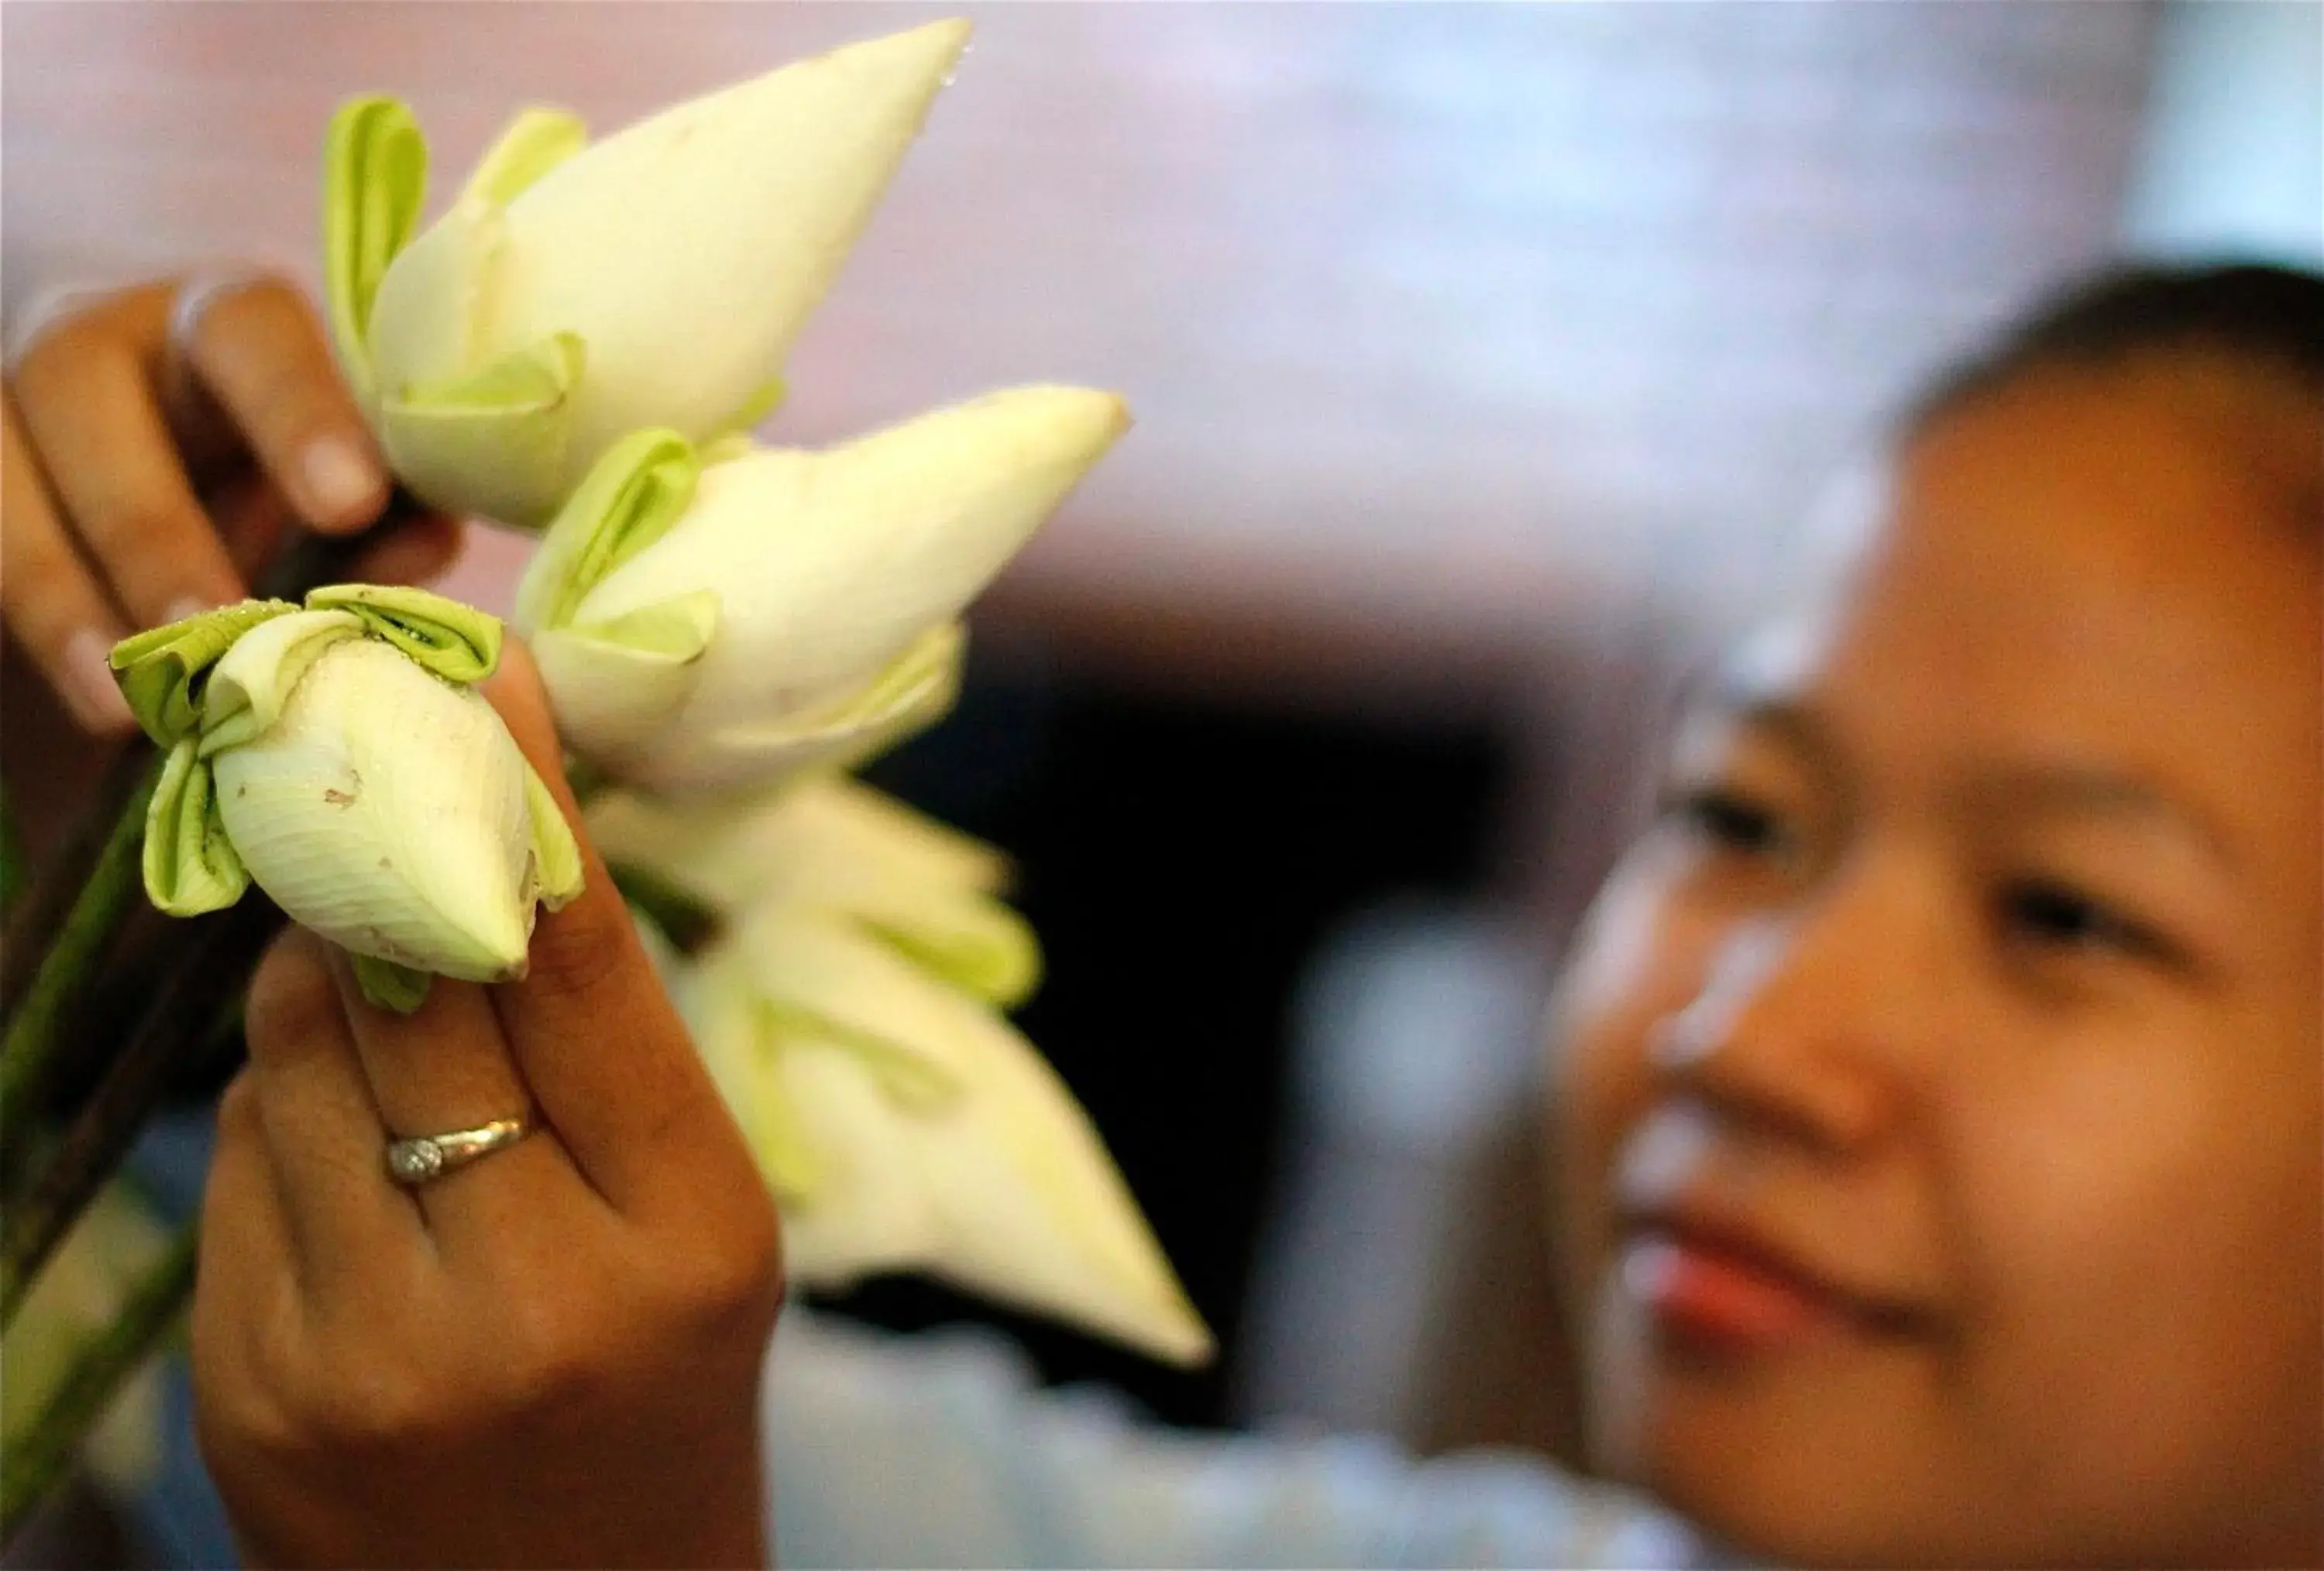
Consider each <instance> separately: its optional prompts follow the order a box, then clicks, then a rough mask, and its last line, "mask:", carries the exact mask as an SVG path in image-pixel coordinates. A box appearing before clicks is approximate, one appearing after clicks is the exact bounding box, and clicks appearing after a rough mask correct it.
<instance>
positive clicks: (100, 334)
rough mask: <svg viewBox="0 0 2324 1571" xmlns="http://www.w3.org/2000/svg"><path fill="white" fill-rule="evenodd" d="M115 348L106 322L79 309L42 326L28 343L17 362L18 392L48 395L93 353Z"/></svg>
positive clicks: (29, 396)
mask: <svg viewBox="0 0 2324 1571" xmlns="http://www.w3.org/2000/svg"><path fill="white" fill-rule="evenodd" d="M111 347H112V340H111V338H110V337H109V335H108V334H107V332H106V328H105V325H104V323H103V321H102V320H101V319H99V318H98V317H97V316H96V315H95V314H93V313H91V312H88V311H76V312H75V313H74V314H72V315H71V316H69V317H67V318H65V319H63V320H62V321H60V322H56V323H54V324H53V325H51V326H50V327H48V328H43V329H42V331H41V333H40V335H39V337H35V338H34V339H33V340H32V342H31V343H30V344H28V345H27V346H25V348H24V353H23V357H22V358H20V359H19V360H18V361H17V362H16V374H15V378H14V381H15V391H16V392H17V393H18V394H19V395H20V396H22V397H24V398H27V399H32V400H40V399H43V398H47V397H49V396H51V394H53V393H56V392H58V391H59V390H60V387H61V386H62V384H68V383H69V382H71V381H72V380H73V378H74V376H75V374H76V373H77V371H78V369H79V368H80V367H82V366H84V365H86V364H87V363H88V360H89V359H90V358H91V357H92V356H102V355H104V354H106V353H107V352H108V351H109V349H110V348H111Z"/></svg>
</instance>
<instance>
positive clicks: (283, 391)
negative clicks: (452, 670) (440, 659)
mask: <svg viewBox="0 0 2324 1571" xmlns="http://www.w3.org/2000/svg"><path fill="white" fill-rule="evenodd" d="M0 414H5V454H0V622H5V626H6V629H7V633H8V635H9V642H10V644H11V649H10V653H11V655H12V656H13V655H15V654H18V653H21V654H22V655H23V657H24V658H23V659H21V660H20V659H14V658H12V659H10V660H9V661H8V662H7V672H6V674H7V677H8V684H7V691H6V698H5V700H0V703H5V710H6V714H7V720H8V724H7V733H8V747H7V750H6V751H7V753H8V757H9V767H8V781H9V785H10V787H11V789H12V790H17V789H19V788H30V789H31V790H33V791H38V790H39V789H40V788H42V787H48V788H51V794H53V795H54V796H55V797H57V798H58V799H60V802H62V803H69V802H70V801H71V800H72V799H74V798H75V796H76V786H77V782H78V781H81V780H85V779H86V778H87V776H88V772H89V769H90V767H91V766H92V765H93V763H94V762H95V760H96V757H97V753H98V751H99V750H98V749H97V747H95V746H93V745H92V744H90V743H89V742H88V740H86V738H88V737H89V736H92V735H94V736H97V737H111V736H117V735H124V734H125V733H127V732H128V731H129V730H130V729H131V728H132V725H131V721H130V717H129V710H128V708H127V707H126V706H125V705H124V704H123V702H122V701H121V695H120V693H119V691H118V690H117V689H116V688H115V686H114V683H113V678H112V673H111V672H110V671H109V670H107V669H106V653H107V652H109V651H110V650H111V648H112V647H113V644H114V643H115V641H116V640H118V639H121V638H123V637H124V636H126V635H127V634H128V633H133V632H135V631H137V630H139V629H141V628H146V627H152V626H154V625H156V624H160V623H162V622H167V621H171V620H174V619H175V618H177V617H178V616H180V615H188V614H189V613H190V612H192V611H196V610H201V609H206V608H208V606H211V605H222V604H225V603H226V602H229V601H234V600H238V599H241V598H242V597H243V596H244V595H246V594H247V593H248V592H249V585H250V583H251V580H252V579H253V578H254V577H255V576H256V575H257V574H258V573H259V572H260V571H261V570H262V569H263V568H264V567H265V566H266V564H267V563H268V562H269V561H271V560H272V558H273V556H274V554H275V552H276V550H277V548H278V547H279V546H280V545H281V543H282V542H283V541H284V539H285V538H286V536H287V534H288V533H289V532H290V530H291V526H293V525H294V524H304V525H306V526H307V527H309V528H310V529H313V530H315V531H318V532H321V533H325V534H350V533H353V532H355V531H358V530H362V529H364V528H365V527H367V526H368V525H370V524H371V523H372V522H374V521H375V520H376V519H378V517H379V516H380V513H381V512H382V510H383V508H384V507H385V506H386V504H387V501H388V496H389V481H388V476H387V472H386V470H385V468H384V467H383V466H382V464H381V462H380V459H379V456H378V453H377V451H376V449H375V448H374V445H373V443H372V439H371V434H370V432H369V431H368V430H366V429H365V427H364V421H363V418H362V416H361V414H360V413H359V412H358V411H357V410H356V408H355V402H354V400H353V399H352V398H351V397H350V396H349V395H348V393H347V391H346V386H345V385H344V384H342V383H341V382H340V380H339V376H338V373H337V370H336V369H335V368H334V366H333V365H332V362H331V356H330V351H329V349H328V347H327V344H326V342H325V340H324V337H323V333H322V329H321V326H320V324H319V323H318V321H317V320H316V318H315V314H314V312H313V310H312V309H311V308H310V307H309V305H308V304H307V302H306V300H304V299H303V298H302V297H301V296H300V294H299V292H298V291H296V290H294V289H293V288H291V286H290V285H288V284H286V283H283V282H280V281H277V280H272V279H267V278H263V277H259V276H255V275H235V278H234V279H233V281H231V282H221V283H217V284H214V285H212V286H209V287H207V288H205V287H203V286H200V285H198V284H196V285H191V286H189V293H188V294H187V295H186V296H185V297H183V298H181V296H180V288H179V286H177V285H175V284H171V283H156V284H150V285H146V286H143V287H141V288H136V289H130V290H124V291H120V292H118V293H115V294H109V295H101V296H97V297H95V298H93V299H92V300H89V301H88V303H86V304H82V305H78V306H77V307H75V308H73V309H70V310H66V311H64V312H63V313H62V314H60V316H59V317H58V318H57V319H54V320H52V321H51V322H49V323H48V324H47V325H46V326H44V327H42V328H40V329H39V330H38V331H37V333H36V334H35V335H34V337H32V339H31V341H30V342H29V343H28V344H26V345H24V346H23V353H22V355H21V356H20V357H19V359H18V361H17V362H16V364H15V365H14V366H13V368H12V370H11V372H10V374H9V376H8V380H7V386H6V392H5V408H0ZM457 549H458V533H457V529H456V527H455V525H454V524H453V522H452V521H450V520H449V519H445V518H437V517H429V518H423V519H418V520H414V521H412V522H410V523H407V524H405V525H402V526H401V527H399V528H397V529H395V530H393V531H390V532H389V533H387V534H386V535H384V536H383V538H382V539H381V540H380V541H379V542H378V543H377V544H376V545H375V546H374V547H373V548H372V549H371V550H369V551H368V553H367V554H366V556H365V557H364V559H363V560H362V561H361V562H360V564H359V566H358V568H357V569H356V571H355V573H353V574H351V575H350V577H359V578H365V579H367V580H369V581H372V582H406V581H412V580H416V579H420V578H427V577H429V576H432V575H433V574H435V573H436V572H438V571H440V570H441V569H442V568H444V567H445V565H446V564H447V563H448V562H449V561H450V559H451V558H452V556H453V554H454V553H455V552H456V551H457ZM28 667H29V668H30V669H29V670H28V669H25V668H28ZM35 675H37V680H26V679H27V678H31V677H34V676H35ZM55 699H61V700H62V704H61V708H60V707H59V705H58V704H57V703H55V702H54V701H53V700H55ZM20 800H21V799H20ZM41 805H42V804H40V803H39V802H38V801H37V800H34V801H33V802H32V803H30V804H27V815H26V816H27V817H28V818H32V819H33V820H34V823H35V827H37V825H38V820H39V818H41V816H42V815H41V813H40V810H39V809H40V807H41Z"/></svg>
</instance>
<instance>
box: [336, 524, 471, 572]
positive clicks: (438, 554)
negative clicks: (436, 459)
mask: <svg viewBox="0 0 2324 1571" xmlns="http://www.w3.org/2000/svg"><path fill="white" fill-rule="evenodd" d="M465 545H466V531H464V530H463V528H462V526H461V523H460V521H459V520H458V519H457V518H453V517H451V516H449V515H448V514H446V513H418V514H414V515H412V516H410V517H408V518H403V519H399V520H397V521H396V522H393V523H391V524H386V525H383V527H382V528H381V529H380V531H379V539H378V541H376V543H374V544H372V545H370V546H369V547H368V549H367V550H365V551H364V555H363V558H362V559H361V560H360V561H359V562H358V563H357V564H356V568H355V577H356V578H360V579H362V580H363V581H364V583H366V584H425V583H428V582H429V581H431V580H433V579H435V578H439V577H441V576H442V575H443V574H444V572H445V571H446V569H447V568H450V567H451V565H452V564H453V562H455V561H456V560H457V559H458V558H459V555H460V552H461V550H462V548H463V547H464V546H465Z"/></svg>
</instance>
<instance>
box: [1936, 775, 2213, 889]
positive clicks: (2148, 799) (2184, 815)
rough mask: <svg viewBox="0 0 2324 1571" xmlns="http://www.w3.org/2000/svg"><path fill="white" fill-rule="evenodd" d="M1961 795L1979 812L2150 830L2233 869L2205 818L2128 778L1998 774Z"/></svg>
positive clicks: (2136, 780) (2211, 826)
mask: <svg viewBox="0 0 2324 1571" xmlns="http://www.w3.org/2000/svg"><path fill="white" fill-rule="evenodd" d="M1963 794H1964V796H1965V797H1966V798H1967V799H1968V800H1969V802H1970V803H1971V804H1973V805H1974V806H1977V807H1978V808H1981V809H1999V810H2005V811H2006V810H2011V809H2015V811H2017V812H2020V813H2032V814H2038V815H2048V816H2061V817H2065V816H2070V817H2075V818H2124V819H2130V820H2134V821H2137V822H2143V823H2149V824H2153V825H2156V826H2159V827H2163V828H2165V829H2169V830H2172V831H2174V832H2176V833H2177V834H2179V835H2180V836H2182V837H2183V838H2185V839H2187V840H2189V841H2190V842H2191V843H2192V844H2194V845H2195V846H2198V847H2199V848H2200V849H2201V850H2202V851H2203V852H2205V853H2206V854H2207V855H2209V856H2210V857H2211V858H2212V859H2213V860H2214V861H2217V862H2218V863H2219V864H2221V865H2223V866H2227V867H2230V868H2232V867H2233V866H2234V865H2235V864H2236V857H2235V855H2233V853H2232V851H2231V849H2230V848H2229V846H2228V844H2227V838H2226V837H2225V836H2222V835H2221V834H2219V832H2218V829H2217V828H2216V827H2214V826H2213V825H2212V823H2211V821H2210V820H2209V818H2205V817H2204V816H2203V815H2202V814H2200V813H2199V812H2197V811H2195V810H2194V809H2191V808H2190V807H2188V806H2187V805H2186V804H2185V803H2183V802H2181V801H2180V800H2179V799H2177V798H2175V797H2173V796H2172V795H2170V794H2169V793H2168V792H2166V791H2163V790H2161V789H2159V788H2158V787H2156V786H2153V785H2152V784H2150V783H2148V782H2147V781H2143V780H2140V779H2138V778H2137V777H2135V776H2133V775H2126V774H2120V773H2116V772H2114V771H2111V770H2107V769H2098V768H2091V767H2086V766H2082V765H2076V764H2057V765H2035V766H2033V767H2030V768H2012V769H2005V770H2000V771H1997V772H1993V773H1991V774H1988V775H1987V776H1985V777H1983V778H1981V779H1979V780H1978V781H1975V782H1974V783H1973V784H1972V785H1971V787H1970V788H1969V790H1967V791H1966V792H1964V793H1963Z"/></svg>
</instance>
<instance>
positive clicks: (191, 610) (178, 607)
mask: <svg viewBox="0 0 2324 1571" xmlns="http://www.w3.org/2000/svg"><path fill="white" fill-rule="evenodd" d="M215 610H217V604H216V603H215V602H213V601H209V600H205V599H203V598H201V597H200V596H198V595H180V596H178V597H177V598H176V599H174V600H172V601H171V602H170V608H169V609H168V610H167V611H164V612H162V613H161V621H162V624H164V625H167V624H170V623H172V622H183V621H185V620H186V619H187V618H189V617H192V616H199V615H201V614H202V613H203V612H205V611H215Z"/></svg>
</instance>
